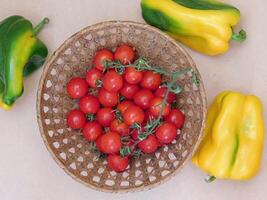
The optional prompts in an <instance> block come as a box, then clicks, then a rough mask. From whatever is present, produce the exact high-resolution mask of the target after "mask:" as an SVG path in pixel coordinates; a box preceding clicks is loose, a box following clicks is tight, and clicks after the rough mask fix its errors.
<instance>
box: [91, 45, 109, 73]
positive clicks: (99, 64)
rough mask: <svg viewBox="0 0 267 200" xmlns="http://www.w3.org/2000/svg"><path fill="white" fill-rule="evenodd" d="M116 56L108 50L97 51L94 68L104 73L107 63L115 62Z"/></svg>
mask: <svg viewBox="0 0 267 200" xmlns="http://www.w3.org/2000/svg"><path fill="white" fill-rule="evenodd" d="M113 60H114V56H113V53H112V52H111V51H109V50H107V49H102V50H100V51H97V52H96V54H95V56H94V58H93V66H94V67H95V68H97V69H98V70H100V71H102V70H103V69H104V65H103V64H104V62H105V61H113Z"/></svg>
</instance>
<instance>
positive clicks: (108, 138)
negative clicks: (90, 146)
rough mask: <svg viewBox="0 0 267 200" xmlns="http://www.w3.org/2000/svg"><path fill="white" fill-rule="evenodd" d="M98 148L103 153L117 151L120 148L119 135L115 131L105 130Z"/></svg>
mask: <svg viewBox="0 0 267 200" xmlns="http://www.w3.org/2000/svg"><path fill="white" fill-rule="evenodd" d="M100 148H101V150H102V151H103V153H107V154H114V153H118V152H119V151H120V149H121V136H120V135H119V134H118V133H116V132H107V133H106V134H104V135H103V136H102V137H101V142H100Z"/></svg>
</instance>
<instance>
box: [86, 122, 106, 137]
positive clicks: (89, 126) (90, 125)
mask: <svg viewBox="0 0 267 200" xmlns="http://www.w3.org/2000/svg"><path fill="white" fill-rule="evenodd" d="M100 135H102V127H101V126H100V124H98V123H97V122H87V123H86V124H85V126H84V127H83V137H84V138H85V139H86V140H87V141H96V139H97V138H98V137H99V136H100Z"/></svg>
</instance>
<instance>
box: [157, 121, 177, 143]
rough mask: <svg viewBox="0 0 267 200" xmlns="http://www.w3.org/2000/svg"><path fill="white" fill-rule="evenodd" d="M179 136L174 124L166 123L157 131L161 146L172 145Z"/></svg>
mask: <svg viewBox="0 0 267 200" xmlns="http://www.w3.org/2000/svg"><path fill="white" fill-rule="evenodd" d="M176 136H177V129H176V127H175V125H174V124H172V123H169V122H164V123H163V124H161V125H160V126H159V127H158V129H157V130H156V137H157V139H158V141H159V142H160V143H161V144H169V143H171V142H172V141H173V140H174V139H175V138H176Z"/></svg>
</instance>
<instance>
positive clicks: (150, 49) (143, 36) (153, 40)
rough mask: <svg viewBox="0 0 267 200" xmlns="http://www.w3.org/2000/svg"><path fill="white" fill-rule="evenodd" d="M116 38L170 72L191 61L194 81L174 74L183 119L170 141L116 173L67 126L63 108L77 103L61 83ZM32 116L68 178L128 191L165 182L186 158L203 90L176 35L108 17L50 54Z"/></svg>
mask: <svg viewBox="0 0 267 200" xmlns="http://www.w3.org/2000/svg"><path fill="white" fill-rule="evenodd" d="M121 44H129V45H131V46H133V47H134V48H135V49H136V52H137V53H138V55H139V56H142V57H144V58H146V59H147V60H148V61H149V62H151V64H153V65H155V66H158V67H162V68H165V69H166V70H168V71H170V72H172V71H177V70H179V69H182V68H187V67H191V68H192V69H193V70H194V72H195V74H196V76H197V77H198V79H199V80H200V83H199V85H196V84H195V83H193V82H192V76H193V74H192V73H191V72H188V73H187V74H185V75H183V76H182V77H180V78H179V79H178V80H177V82H178V83H179V84H180V85H181V86H182V88H183V91H182V92H181V93H180V94H179V95H177V107H179V108H180V109H181V110H182V111H183V112H184V114H185V116H186V121H185V124H184V127H183V129H182V130H181V131H180V135H179V137H177V140H176V141H175V143H174V144H171V145H169V146H165V147H162V148H160V149H159V150H158V151H157V152H156V153H155V154H150V155H141V156H140V157H139V158H135V159H134V158H133V159H131V161H130V167H129V168H128V169H127V170H126V171H125V172H123V173H116V172H114V171H112V170H110V169H109V168H108V167H107V162H106V161H105V159H103V158H99V156H98V155H97V154H96V153H95V151H93V145H92V143H89V142H87V141H85V140H84V139H83V137H82V136H81V133H80V132H81V131H80V130H72V129H69V128H68V127H67V124H66V114H67V113H68V112H69V111H70V110H72V109H74V108H77V106H78V105H77V101H76V100H72V99H70V98H69V97H68V95H67V93H66V84H67V82H68V80H70V78H72V77H74V76H82V77H84V76H85V72H86V70H88V69H89V68H91V67H92V65H91V63H92V58H93V56H94V54H95V52H96V51H97V50H99V49H102V48H108V49H111V50H114V49H115V48H116V47H117V46H118V45H121ZM165 78H166V79H168V77H165ZM37 116H38V123H39V127H40V132H41V136H42V138H43V140H44V142H45V145H46V147H47V149H48V151H49V152H50V153H51V155H52V157H53V158H54V160H55V161H56V162H57V164H58V165H59V166H60V167H61V168H62V169H63V170H64V171H65V172H66V173H67V174H69V175H70V176H71V177H72V178H74V179H75V180H77V181H79V182H81V183H83V184H84V185H86V186H88V187H90V188H93V189H96V190H100V191H104V192H133V191H141V190H144V189H150V188H153V187H155V186H157V185H159V184H161V183H163V182H165V181H166V180H168V179H169V178H171V177H173V176H174V175H175V174H177V173H178V172H179V171H180V169H181V168H182V167H183V166H184V165H185V164H186V163H187V162H188V161H189V160H190V159H191V157H192V155H193V153H194V152H195V150H196V148H197V147H198V145H199V143H200V141H201V138H202V132H203V129H204V124H205V116H206V96H205V90H204V86H203V82H202V79H201V77H200V74H199V72H198V70H197V68H196V66H195V63H194V62H193V60H192V59H191V57H190V56H189V55H188V53H187V52H186V51H185V50H184V49H183V48H182V47H181V46H180V45H179V44H178V43H177V42H176V41H174V40H173V39H171V38H170V37H169V36H167V35H165V34H164V33H162V32H161V31H159V30H158V29H155V28H153V27H151V26H149V25H145V24H140V23H134V22H121V21H111V22H103V23H99V24H96V25H93V26H89V27H87V28H85V29H83V30H81V31H79V32H78V33H76V34H75V35H73V36H72V37H70V38H69V39H68V40H66V41H65V42H64V43H63V44H62V45H61V47H59V48H58V49H57V50H56V52H55V53H54V54H53V55H51V56H50V58H49V59H48V60H47V62H46V64H45V67H44V71H43V73H42V77H41V80H40V83H39V89H38V99H37ZM181 181H182V180H181Z"/></svg>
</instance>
